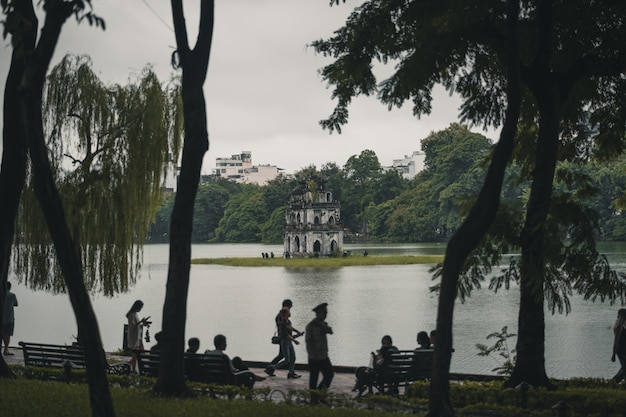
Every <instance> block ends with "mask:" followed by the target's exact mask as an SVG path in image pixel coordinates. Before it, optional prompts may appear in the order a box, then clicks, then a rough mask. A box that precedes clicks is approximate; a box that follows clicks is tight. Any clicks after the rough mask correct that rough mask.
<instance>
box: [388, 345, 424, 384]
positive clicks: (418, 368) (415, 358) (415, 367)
mask: <svg viewBox="0 0 626 417" xmlns="http://www.w3.org/2000/svg"><path fill="white" fill-rule="evenodd" d="M434 352H435V351H434V350H433V349H419V350H400V351H397V352H393V353H391V355H390V356H389V359H390V360H389V363H388V364H387V366H386V370H385V379H388V380H393V381H396V382H404V381H415V380H419V379H427V378H430V374H431V370H432V367H433V355H434Z"/></svg>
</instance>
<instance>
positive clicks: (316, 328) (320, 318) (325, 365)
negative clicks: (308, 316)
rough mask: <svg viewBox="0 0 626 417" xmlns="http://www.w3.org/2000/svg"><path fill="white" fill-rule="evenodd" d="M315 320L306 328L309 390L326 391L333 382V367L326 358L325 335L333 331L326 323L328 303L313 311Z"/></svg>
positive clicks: (326, 344)
mask: <svg viewBox="0 0 626 417" xmlns="http://www.w3.org/2000/svg"><path fill="white" fill-rule="evenodd" d="M313 311H314V312H315V318H314V319H313V320H312V321H311V322H310V323H309V324H307V326H306V329H305V333H306V337H305V340H306V351H307V353H308V354H309V372H310V374H309V389H319V390H321V389H328V387H330V383H331V381H332V380H333V376H334V373H333V365H332V364H331V363H330V359H329V358H328V339H327V338H326V335H327V334H333V329H332V327H330V326H329V325H328V323H326V322H325V321H324V320H326V316H327V315H328V303H322V304H320V305H318V306H317V307H315V308H314V309H313ZM320 371H321V372H322V376H323V378H322V382H320V384H319V385H317V379H318V378H319V373H320Z"/></svg>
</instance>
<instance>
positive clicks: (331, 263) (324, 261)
mask: <svg viewBox="0 0 626 417" xmlns="http://www.w3.org/2000/svg"><path fill="white" fill-rule="evenodd" d="M440 262H443V256H441V255H421V256H409V255H404V256H346V257H345V258H344V257H339V258H290V259H285V258H260V257H259V258H199V259H193V260H192V261H191V263H193V264H199V265H227V266H248V267H256V266H280V267H286V268H341V267H344V266H363V265H413V264H430V265H435V264H437V263H440Z"/></svg>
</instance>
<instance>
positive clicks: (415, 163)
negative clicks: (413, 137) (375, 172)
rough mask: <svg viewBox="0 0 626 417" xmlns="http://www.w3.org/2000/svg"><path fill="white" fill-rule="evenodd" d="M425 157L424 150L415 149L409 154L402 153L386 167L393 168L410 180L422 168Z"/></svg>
mask: <svg viewBox="0 0 626 417" xmlns="http://www.w3.org/2000/svg"><path fill="white" fill-rule="evenodd" d="M425 158H426V155H424V152H422V151H415V152H413V154H412V155H411V156H408V155H404V158H402V159H394V160H393V163H392V165H391V167H388V168H386V169H395V170H396V171H398V173H399V174H400V175H402V178H404V179H407V180H410V179H411V178H413V177H415V175H417V173H418V172H420V171H422V170H423V169H424V159H425Z"/></svg>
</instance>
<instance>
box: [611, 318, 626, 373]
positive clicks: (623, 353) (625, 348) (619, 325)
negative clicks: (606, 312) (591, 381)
mask: <svg viewBox="0 0 626 417" xmlns="http://www.w3.org/2000/svg"><path fill="white" fill-rule="evenodd" d="M624 326H626V308H620V309H619V310H618V311H617V319H616V320H615V324H614V325H613V334H614V338H613V355H612V356H611V362H615V357H616V356H617V358H618V359H619V363H620V365H621V367H620V370H619V371H618V372H617V374H616V375H615V376H614V377H613V380H614V381H617V382H621V381H622V380H623V379H624V369H626V368H625V367H626V331H625V329H624Z"/></svg>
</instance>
